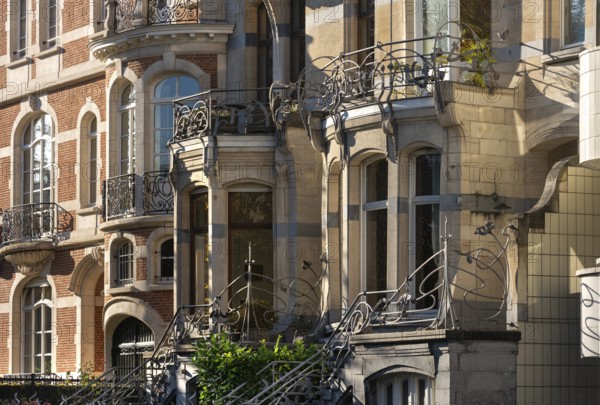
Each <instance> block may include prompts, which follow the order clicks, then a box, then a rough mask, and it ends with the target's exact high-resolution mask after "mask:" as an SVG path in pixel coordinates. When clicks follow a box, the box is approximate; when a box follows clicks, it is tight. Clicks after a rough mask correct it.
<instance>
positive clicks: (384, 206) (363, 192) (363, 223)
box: [360, 155, 390, 291]
mask: <svg viewBox="0 0 600 405" xmlns="http://www.w3.org/2000/svg"><path fill="white" fill-rule="evenodd" d="M380 160H385V157H384V156H381V155H378V156H375V157H372V158H369V159H367V160H365V161H364V162H363V163H362V164H361V167H360V176H361V182H360V184H361V185H360V252H361V254H360V258H361V259H360V284H361V291H367V240H366V234H367V214H368V213H369V212H372V211H379V210H386V213H387V210H388V206H389V204H388V201H389V194H388V199H387V200H381V201H372V202H366V199H367V167H368V166H369V165H371V164H373V163H376V162H378V161H380ZM388 190H389V164H388ZM388 230H389V224H388ZM388 235H389V232H388ZM385 260H386V273H387V275H388V277H389V271H390V267H389V263H387V257H386V259H385ZM386 286H387V281H386ZM386 288H387V287H386Z"/></svg>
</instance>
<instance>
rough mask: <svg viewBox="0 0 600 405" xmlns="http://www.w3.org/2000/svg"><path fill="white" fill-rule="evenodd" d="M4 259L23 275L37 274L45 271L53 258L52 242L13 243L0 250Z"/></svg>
mask: <svg viewBox="0 0 600 405" xmlns="http://www.w3.org/2000/svg"><path fill="white" fill-rule="evenodd" d="M0 253H1V254H2V255H3V256H4V258H5V259H6V261H8V262H10V263H12V265H13V266H14V268H15V269H16V270H17V271H18V272H20V273H21V274H23V275H25V276H37V275H40V274H42V273H44V272H46V271H47V270H48V269H49V268H50V264H51V263H52V260H54V245H53V244H52V242H24V243H15V244H12V245H8V246H6V247H4V248H2V251H1V252H0Z"/></svg>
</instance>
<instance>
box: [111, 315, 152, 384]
mask: <svg viewBox="0 0 600 405" xmlns="http://www.w3.org/2000/svg"><path fill="white" fill-rule="evenodd" d="M153 350H154V334H153V333H152V329H150V327H149V326H148V325H146V324H145V323H143V322H142V321H139V320H138V319H136V318H133V317H128V318H125V319H124V320H123V321H122V322H121V323H120V324H119V325H118V326H117V328H116V329H115V332H114V333H113V338H112V353H111V355H112V356H111V360H112V366H113V367H117V374H118V375H119V377H124V376H126V375H127V374H129V373H130V372H131V371H132V370H133V369H134V368H136V367H138V366H140V365H141V364H142V362H143V361H144V353H146V354H151V353H152V351H153Z"/></svg>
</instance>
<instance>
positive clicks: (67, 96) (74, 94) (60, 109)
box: [48, 78, 106, 132]
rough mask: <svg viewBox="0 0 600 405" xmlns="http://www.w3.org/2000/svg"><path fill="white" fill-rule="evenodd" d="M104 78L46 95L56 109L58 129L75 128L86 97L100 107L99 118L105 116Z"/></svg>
mask: <svg viewBox="0 0 600 405" xmlns="http://www.w3.org/2000/svg"><path fill="white" fill-rule="evenodd" d="M104 93H105V91H104V79H103V78H96V79H92V80H89V81H86V82H80V83H78V84H77V85H76V86H69V87H63V88H59V89H56V90H54V91H52V92H51V93H50V94H49V95H48V103H49V104H50V105H51V106H52V108H54V110H55V111H56V115H57V117H58V131H59V132H62V131H68V130H71V129H75V128H77V116H78V114H79V110H80V109H81V108H82V107H83V106H84V105H85V103H86V102H87V101H86V97H91V100H92V101H93V102H94V103H96V105H97V106H98V108H99V109H100V115H101V116H100V120H102V121H104V120H105V116H106V111H105V110H106V101H105V94H104Z"/></svg>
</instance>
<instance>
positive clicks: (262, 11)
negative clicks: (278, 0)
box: [256, 1, 274, 102]
mask: <svg viewBox="0 0 600 405" xmlns="http://www.w3.org/2000/svg"><path fill="white" fill-rule="evenodd" d="M263 23H264V27H263ZM271 24H272V22H271V19H270V18H269V12H268V11H267V6H266V5H265V3H264V1H263V2H261V3H260V4H259V5H258V6H257V7H256V87H258V88H260V89H263V88H266V87H269V86H271V84H272V83H273V61H274V46H273V40H274V38H273V31H272V26H271ZM263 29H264V32H263ZM263 34H264V35H263ZM268 93H269V92H268V90H264V89H263V90H259V91H258V94H257V99H258V100H259V101H263V102H266V101H268V97H269V94H268Z"/></svg>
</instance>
